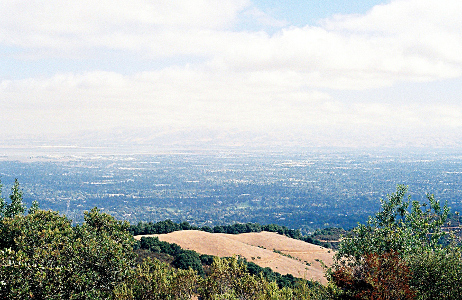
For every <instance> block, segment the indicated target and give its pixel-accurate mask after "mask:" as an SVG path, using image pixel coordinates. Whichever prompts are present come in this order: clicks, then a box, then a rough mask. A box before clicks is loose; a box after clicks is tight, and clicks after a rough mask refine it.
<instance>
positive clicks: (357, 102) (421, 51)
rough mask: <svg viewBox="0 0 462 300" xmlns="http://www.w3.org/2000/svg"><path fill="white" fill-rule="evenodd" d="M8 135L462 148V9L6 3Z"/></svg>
mask: <svg viewBox="0 0 462 300" xmlns="http://www.w3.org/2000/svg"><path fill="white" fill-rule="evenodd" d="M0 15H1V16H2V18H0V118H1V126H0V141H3V142H0V144H1V143H3V144H8V143H10V144H11V143H23V144H27V143H42V144H43V145H46V144H50V143H55V144H59V143H63V144H66V145H74V144H75V145H78V144H79V143H80V144H81V143H84V144H85V145H93V144H94V145H97V144H98V143H100V142H101V141H102V140H105V141H112V142H113V143H116V144H117V143H120V144H121V145H122V144H124V143H126V144H143V143H145V144H149V143H157V144H162V143H165V146H169V145H172V144H175V145H181V144H184V145H187V144H188V143H189V144H191V143H196V144H198V145H200V144H201V143H202V144H203V145H204V146H205V145H208V146H210V145H257V144H258V145H260V144H261V145H273V146H277V145H294V146H306V147H311V146H313V147H319V146H340V147H408V146H411V147H413V146H416V147H452V148H461V147H462V3H461V2H460V1H453V0H440V1H434V0H391V1H379V0H377V1H374V0H364V1H351V0H332V1H329V0H311V1H288V0H287V1H283V0H278V1H276V0H254V1H251V0H221V1H212V0H185V1H182V0H173V1H172V0H169V1H162V0H156V1H145V0H129V1H128V0H111V1H108V0H100V1H89V0H80V1H56V0H47V1H31V0H27V1H25V0H15V1H10V0H6V1H2V2H1V3H0Z"/></svg>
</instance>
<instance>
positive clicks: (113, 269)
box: [0, 209, 134, 299]
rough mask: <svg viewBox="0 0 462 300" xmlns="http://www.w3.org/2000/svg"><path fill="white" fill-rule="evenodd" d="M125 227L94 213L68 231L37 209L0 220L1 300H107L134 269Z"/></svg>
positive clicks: (62, 220)
mask: <svg viewBox="0 0 462 300" xmlns="http://www.w3.org/2000/svg"><path fill="white" fill-rule="evenodd" d="M127 229H128V223H126V222H120V221H116V220H114V218H112V217H111V216H109V215H107V214H102V213H100V212H99V211H98V210H97V209H93V210H92V211H90V212H87V213H86V214H85V223H83V224H82V225H78V226H72V222H71V220H69V219H67V218H66V217H64V216H60V215H59V214H58V213H57V212H52V211H43V210H37V211H35V212H34V213H32V214H29V215H26V216H24V215H21V214H19V215H16V216H14V217H12V218H9V217H8V218H4V219H2V220H1V221H0V236H1V237H2V239H1V245H0V246H1V247H0V266H1V272H0V282H1V283H2V286H1V287H0V288H1V289H0V298H2V299H29V298H34V299H110V298H111V297H112V295H113V290H114V288H115V287H116V286H117V285H119V284H120V283H121V282H123V281H124V280H126V278H127V277H128V274H129V271H130V269H131V268H132V267H133V265H134V253H133V244H134V240H133V237H132V236H131V235H130V234H129V233H128V231H127Z"/></svg>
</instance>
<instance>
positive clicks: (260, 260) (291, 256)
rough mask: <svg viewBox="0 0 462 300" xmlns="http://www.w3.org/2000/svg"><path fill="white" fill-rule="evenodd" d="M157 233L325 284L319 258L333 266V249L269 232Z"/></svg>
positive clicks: (191, 246) (208, 251) (189, 245)
mask: <svg viewBox="0 0 462 300" xmlns="http://www.w3.org/2000/svg"><path fill="white" fill-rule="evenodd" d="M154 236H157V237H158V238H159V240H161V241H165V242H169V243H175V244H178V245H179V246H181V247H182V248H184V249H190V250H194V251H196V252H198V253H201V254H209V255H214V256H219V257H227V256H233V255H240V256H242V257H244V258H246V259H247V260H248V261H251V262H254V263H256V264H257V265H259V266H261V267H269V268H271V269H272V270H273V271H275V272H278V273H280V274H282V275H285V274H292V275H293V276H296V277H300V278H305V279H313V280H317V281H320V282H321V283H326V279H325V278H324V270H323V268H322V267H321V264H320V263H319V262H318V260H322V261H323V262H324V263H325V264H326V265H330V264H331V263H332V257H333V252H332V251H331V250H330V249H327V248H323V247H320V246H316V245H312V244H309V243H306V242H303V241H300V240H295V239H291V238H289V237H286V236H283V235H279V234H277V233H274V232H266V231H262V232H252V233H243V234H224V233H208V232H204V231H198V230H183V231H176V232H171V233H168V234H161V235H154ZM141 237H142V236H141V235H139V236H136V237H135V238H137V239H141ZM274 250H276V251H277V252H279V253H277V252H275V251H274Z"/></svg>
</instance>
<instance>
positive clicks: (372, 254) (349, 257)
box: [329, 185, 462, 299]
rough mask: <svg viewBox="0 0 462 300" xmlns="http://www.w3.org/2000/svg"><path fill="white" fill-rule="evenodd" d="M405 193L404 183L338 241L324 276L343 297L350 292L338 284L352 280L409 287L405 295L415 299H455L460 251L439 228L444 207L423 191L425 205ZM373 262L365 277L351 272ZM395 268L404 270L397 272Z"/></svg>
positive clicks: (461, 275)
mask: <svg viewBox="0 0 462 300" xmlns="http://www.w3.org/2000/svg"><path fill="white" fill-rule="evenodd" d="M407 191H408V188H407V187H406V186H403V185H398V187H397V190H396V192H395V193H393V194H391V195H388V196H387V199H386V200H381V205H382V209H381V210H380V211H379V212H378V213H377V214H375V216H373V217H370V218H369V220H368V222H367V224H366V225H363V224H360V225H358V227H356V228H355V229H354V230H353V235H352V236H350V237H347V238H344V239H343V241H342V242H341V244H340V247H339V251H338V253H337V255H336V263H335V265H334V267H333V268H332V269H331V271H330V272H329V274H330V278H331V280H333V281H334V283H336V284H337V286H340V287H341V289H343V291H344V292H346V294H343V296H345V295H347V294H348V293H349V292H348V290H349V288H348V287H346V286H345V285H343V286H342V284H339V283H340V282H342V281H343V282H346V281H348V280H347V279H348V278H350V279H351V280H353V282H356V283H358V282H359V283H361V282H363V283H367V284H369V285H371V286H370V287H369V288H367V289H365V290H368V291H374V288H375V291H377V289H378V288H379V287H387V286H393V285H394V286H401V290H402V291H404V290H406V286H407V285H409V288H410V290H409V291H410V293H407V294H406V295H408V296H409V295H411V294H412V291H415V292H416V297H417V299H459V297H460V292H461V289H460V288H458V287H460V286H461V285H462V260H461V250H460V248H459V246H457V245H456V244H455V243H454V242H452V238H451V236H450V235H447V234H446V233H445V232H444V231H443V229H442V227H443V225H444V224H445V221H446V219H447V216H448V213H449V208H448V207H447V206H446V205H444V206H441V204H440V202H439V201H438V200H436V199H435V198H434V196H433V195H427V199H428V203H419V202H418V201H411V199H410V196H409V195H408V193H407ZM443 238H444V240H443ZM443 241H444V243H443ZM371 259H374V260H375V261H371ZM373 262H377V263H379V264H380V265H381V266H382V267H381V268H380V269H377V268H376V270H375V271H373V272H372V273H368V274H369V275H367V276H365V275H364V274H363V273H361V272H359V273H358V272H356V271H354V270H370V269H371V263H373ZM387 264H388V265H387ZM385 266H388V267H385ZM396 267H398V268H396ZM387 270H388V271H387ZM400 270H401V271H403V270H408V271H409V272H408V273H407V272H405V273H403V274H401V273H400ZM379 271H380V272H379ZM387 272H388V273H387ZM392 273H394V274H395V275H393V274H392ZM335 274H337V275H335ZM345 274H346V275H348V274H349V276H350V277H348V276H346V275H345ZM361 274H363V275H361ZM377 274H382V275H380V276H377ZM398 274H399V276H396V275H398ZM340 275H341V276H344V275H345V276H346V277H345V276H344V277H343V278H342V277H341V276H340ZM335 276H340V277H338V278H337V279H336V278H335ZM367 278H369V279H367ZM339 279H341V280H339ZM351 280H350V281H351ZM374 280H375V281H374ZM400 284H401V285H400ZM402 284H405V285H402ZM406 284H407V285H406ZM350 290H351V289H350ZM353 290H354V289H353ZM390 292H391V290H389V291H388V294H390ZM365 299H386V298H365Z"/></svg>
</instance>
